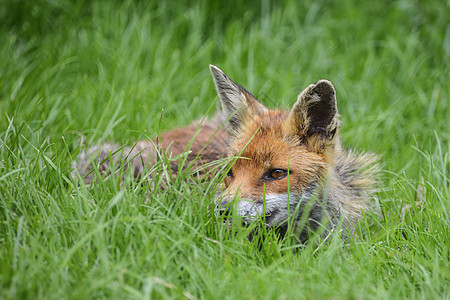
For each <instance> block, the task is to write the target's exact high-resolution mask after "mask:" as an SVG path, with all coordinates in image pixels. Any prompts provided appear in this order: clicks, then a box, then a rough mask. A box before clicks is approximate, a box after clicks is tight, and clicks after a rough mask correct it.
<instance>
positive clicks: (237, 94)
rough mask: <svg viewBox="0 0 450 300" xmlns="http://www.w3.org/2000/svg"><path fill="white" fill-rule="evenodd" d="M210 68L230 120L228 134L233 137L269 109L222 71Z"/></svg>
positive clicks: (225, 112)
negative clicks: (248, 121)
mask: <svg viewBox="0 0 450 300" xmlns="http://www.w3.org/2000/svg"><path fill="white" fill-rule="evenodd" d="M209 68H210V69H211V74H212V76H213V78H214V84H215V85H216V90H217V93H218V94H219V98H220V101H221V102H222V109H223V112H224V114H225V118H227V119H228V124H227V126H226V128H227V131H228V134H229V136H230V137H233V136H235V135H236V133H237V132H239V129H240V128H241V127H242V126H244V124H245V122H246V121H247V120H249V119H252V118H254V117H255V116H258V115H260V114H262V113H263V112H265V111H267V108H266V107H265V106H264V105H262V104H261V102H259V101H258V100H257V99H256V98H255V96H253V95H252V94H251V93H250V92H248V91H247V90H246V89H244V88H243V87H242V86H240V85H239V84H237V83H235V82H233V81H232V80H231V79H230V78H229V77H228V76H227V75H225V73H224V72H223V71H222V70H221V69H219V68H218V67H216V66H213V65H210V66H209Z"/></svg>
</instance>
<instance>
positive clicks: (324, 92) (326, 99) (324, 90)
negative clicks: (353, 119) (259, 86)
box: [289, 80, 339, 151]
mask: <svg viewBox="0 0 450 300" xmlns="http://www.w3.org/2000/svg"><path fill="white" fill-rule="evenodd" d="M289 125H290V128H291V131H293V132H292V133H293V134H297V135H300V137H301V138H302V140H303V141H304V142H305V143H306V144H307V145H309V146H311V147H312V148H313V149H315V150H318V151H323V150H324V148H325V147H326V146H327V145H329V144H330V143H333V141H334V137H335V136H336V133H337V130H338V127H339V114H338V111H337V103H336V91H335V89H334V86H333V84H332V83H331V82H329V81H328V80H319V81H318V82H317V83H316V84H311V85H310V86H308V87H307V88H306V89H305V90H304V91H303V92H302V93H301V94H300V95H299V96H298V100H297V102H296V103H295V104H294V107H293V108H292V110H291V111H290V113H289Z"/></svg>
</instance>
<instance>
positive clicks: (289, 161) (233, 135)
mask: <svg viewBox="0 0 450 300" xmlns="http://www.w3.org/2000/svg"><path fill="white" fill-rule="evenodd" d="M210 69H211V73H212V76H213V78H214V83H215V86H216V89H217V92H218V95H219V98H220V100H221V103H222V109H223V113H224V115H225V118H226V119H227V123H226V130H227V132H228V139H229V140H228V153H227V155H228V157H230V158H231V157H235V158H236V159H235V161H234V163H233V165H232V167H231V168H230V171H229V172H228V174H227V176H226V178H225V185H226V190H225V191H224V193H223V195H222V198H221V200H220V201H221V203H220V205H219V206H220V207H221V208H222V210H224V209H226V208H228V207H230V206H233V205H235V208H236V209H237V211H236V212H237V214H239V215H241V216H243V217H244V218H246V219H248V220H250V221H251V220H252V218H255V217H257V216H265V220H266V223H267V225H269V226H280V225H282V224H283V223H284V222H286V221H287V220H288V219H289V218H290V217H292V216H293V214H294V212H295V211H296V209H298V205H299V204H300V203H301V202H307V201H308V200H309V199H310V198H311V197H312V196H313V194H314V195H315V196H317V195H318V193H319V194H320V193H321V188H320V187H321V186H322V187H323V186H324V185H325V184H326V178H327V175H328V173H329V172H330V171H331V169H332V166H333V163H334V160H335V154H336V153H337V151H339V149H340V142H339V138H338V129H339V115H338V111H337V105H336V92H335V89H334V87H333V85H332V84H331V82H329V81H327V80H319V81H318V82H317V83H316V84H311V85H310V86H308V87H307V88H306V89H305V90H304V91H303V92H302V93H300V95H299V96H298V99H297V101H296V102H295V104H294V106H293V107H292V109H291V110H290V111H282V110H271V109H268V108H267V107H265V106H264V105H263V104H262V103H261V102H259V101H258V100H257V99H256V98H255V96H253V95H252V94H251V93H250V92H248V91H247V90H246V89H244V88H243V87H242V86H240V85H238V84H236V83H234V82H233V81H232V80H231V79H230V78H229V77H228V76H227V75H225V73H224V72H223V71H222V70H220V69H219V68H217V67H216V66H213V65H211V66H210ZM318 197H320V195H319V196H318Z"/></svg>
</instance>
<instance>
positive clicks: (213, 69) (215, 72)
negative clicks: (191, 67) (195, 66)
mask: <svg viewBox="0 0 450 300" xmlns="http://www.w3.org/2000/svg"><path fill="white" fill-rule="evenodd" d="M209 70H210V71H211V74H213V75H220V74H224V73H223V71H222V70H221V69H219V68H218V67H216V66H215V65H209Z"/></svg>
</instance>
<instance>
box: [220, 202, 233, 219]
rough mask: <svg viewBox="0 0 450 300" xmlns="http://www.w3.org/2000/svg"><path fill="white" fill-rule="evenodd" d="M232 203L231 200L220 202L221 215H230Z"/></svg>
mask: <svg viewBox="0 0 450 300" xmlns="http://www.w3.org/2000/svg"><path fill="white" fill-rule="evenodd" d="M230 206H231V205H230V203H229V202H227V201H222V202H221V203H220V206H219V213H220V215H221V216H228V215H230V213H231V212H230Z"/></svg>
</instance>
